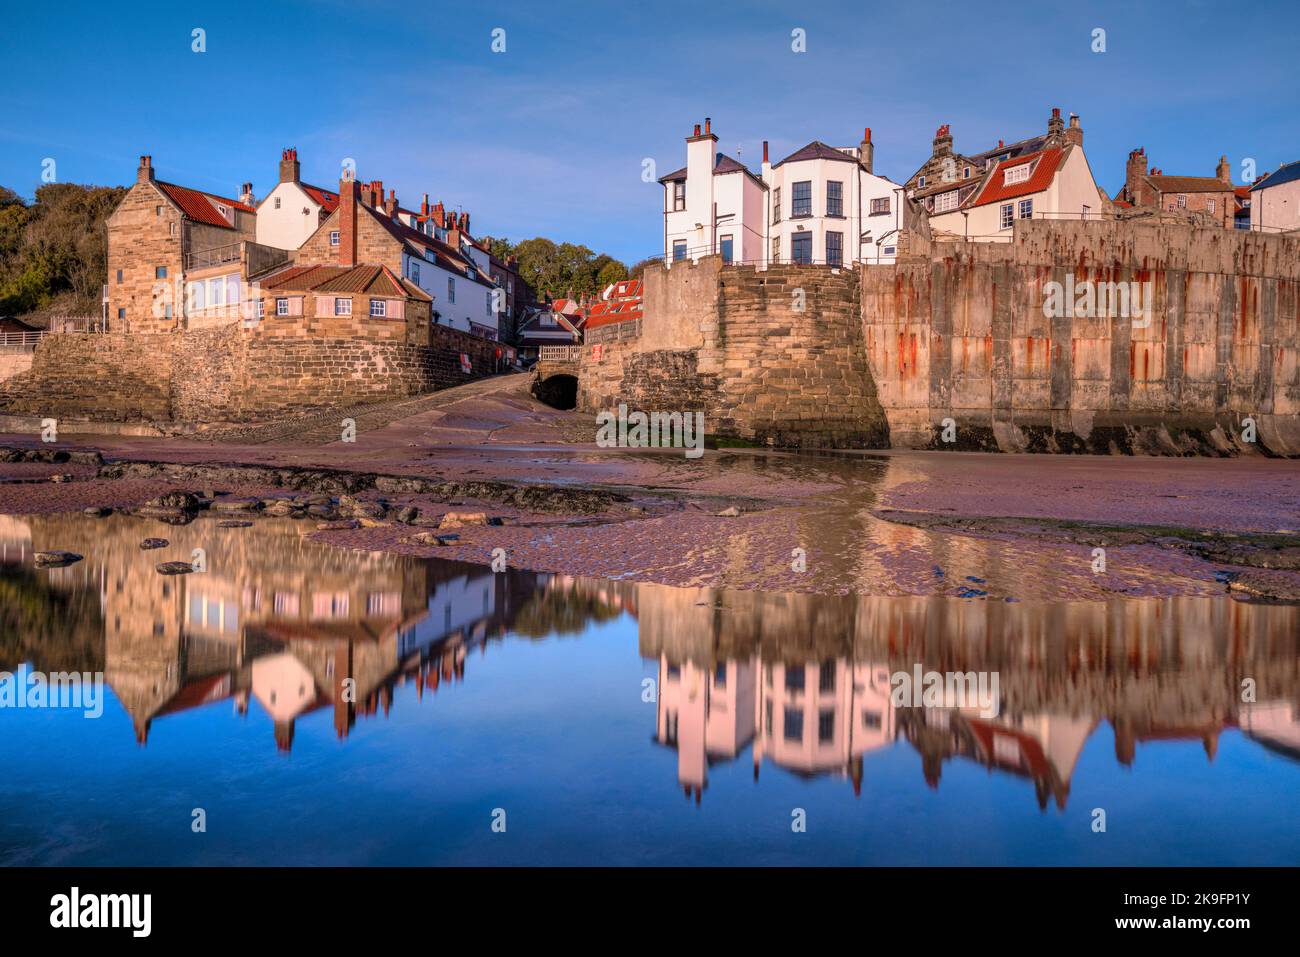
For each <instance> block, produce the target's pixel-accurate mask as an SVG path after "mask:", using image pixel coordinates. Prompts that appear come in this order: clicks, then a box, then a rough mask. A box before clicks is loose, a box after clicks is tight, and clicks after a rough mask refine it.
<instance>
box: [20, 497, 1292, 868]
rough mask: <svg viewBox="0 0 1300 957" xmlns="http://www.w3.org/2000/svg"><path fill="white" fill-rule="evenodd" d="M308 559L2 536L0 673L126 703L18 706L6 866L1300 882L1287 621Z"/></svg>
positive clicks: (1288, 616) (108, 528) (248, 547)
mask: <svg viewBox="0 0 1300 957" xmlns="http://www.w3.org/2000/svg"><path fill="white" fill-rule="evenodd" d="M313 529H314V526H313V525H311V524H310V523H303V522H295V521H292V520H288V519H258V520H256V521H255V522H254V523H253V524H252V525H251V526H250V527H246V528H219V527H218V526H217V522H216V519H215V518H214V517H211V516H207V515H203V516H201V517H200V518H199V519H198V520H196V521H195V522H193V523H192V524H189V525H184V526H167V525H163V524H161V523H159V522H157V521H151V520H147V519H139V518H130V517H126V516H120V515H114V516H112V517H110V518H107V519H88V518H85V517H83V516H81V515H45V516H33V517H30V518H15V517H9V516H0V671H3V672H7V673H10V674H11V675H12V674H26V675H31V674H42V675H53V674H57V673H66V672H73V671H76V672H86V673H89V674H92V675H102V679H103V683H104V692H105V693H104V701H103V707H102V714H101V715H100V716H99V717H87V716H86V714H85V711H84V709H77V708H70V707H69V708H54V707H40V708H37V707H16V706H13V703H12V701H11V702H10V704H9V705H8V706H4V707H0V767H3V769H4V774H3V776H0V863H4V864H7V865H19V864H49V865H55V864H63V865H78V864H89V865H103V864H121V865H148V864H163V865H186V864H205V865H214V864H216V865H219V864H257V865H276V864H487V865H498V864H501V865H505V864H654V865H675V864H864V865H871V864H882V865H883V864H889V865H943V864H1030V865H1035V864H1094V865H1148V864H1149V865H1154V864H1169V865H1176V864H1186V865H1224V864H1229V865H1230V864H1274V865H1295V864H1296V863H1297V862H1300V826H1297V825H1298V824H1300V815H1298V814H1297V803H1296V796H1297V795H1298V794H1300V609H1297V608H1296V607H1294V606H1278V605H1255V604H1243V603H1239V602H1235V601H1233V600H1231V599H1229V598H1226V597H1222V598H1205V597H1197V598H1170V599H1149V598H1142V599H1138V598H1125V599H1115V600H1111V601H1100V602H1077V603H1038V602H1030V601H1023V602H1006V601H1000V600H988V599H987V598H983V597H979V596H976V597H971V598H967V599H961V598H953V597H916V598H899V597H875V596H840V597H819V596H813V595H805V594H776V593H766V592H756V591H722V590H714V589H701V588H694V589H683V588H671V587H667V586H660V585H647V584H636V583H631V582H604V581H598V580H587V579H578V578H570V577H566V576H561V575H547V574H531V573H527V572H521V571H506V572H502V573H493V572H492V571H491V570H490V569H487V568H482V567H478V566H471V565H464V564H458V563H452V562H445V561H437V560H421V559H416V558H411V557H407V556H401V555H392V554H384V553H372V552H358V551H350V550H345V549H339V548H333V547H330V546H327V545H324V544H320V543H316V542H313V541H311V540H310V539H309V538H308V535H309V533H310V531H312V530H313ZM146 538H165V539H167V540H168V542H169V544H168V545H167V546H166V547H163V548H156V549H149V550H142V549H141V548H140V543H141V542H142V541H143V540H144V539H146ZM54 548H57V549H64V550H69V551H73V552H77V553H79V554H82V555H84V556H85V559H84V561H81V562H79V563H77V564H74V565H71V566H68V567H65V568H56V569H38V568H36V567H34V565H33V562H32V553H33V551H34V550H37V549H42V550H43V549H54ZM195 549H202V550H203V555H204V557H205V559H206V567H207V570H206V571H204V572H202V573H196V574H190V575H181V576H164V575H160V574H158V573H157V572H156V571H155V566H156V565H157V564H158V563H160V562H164V561H176V560H184V561H189V560H190V559H191V558H192V556H193V555H194V550H195ZM918 668H919V669H920V670H921V671H922V672H924V673H929V672H936V673H945V674H946V673H962V674H966V673H973V674H979V675H983V676H986V677H987V676H996V702H995V703H996V708H995V709H993V710H995V711H996V713H995V714H989V713H988V710H989V709H980V708H978V707H972V706H969V704H968V703H967V704H962V703H960V702H954V701H952V700H950V699H943V700H938V701H933V702H929V703H922V704H920V705H919V706H912V705H910V704H908V705H899V704H897V703H896V701H895V698H894V696H893V695H891V678H892V676H894V675H896V674H898V673H902V672H906V673H909V674H910V673H913V672H914V670H915V669H918ZM8 680H9V681H11V682H15V683H14V684H13V685H12V688H13V689H16V688H17V687H18V686H17V684H16V682H17V678H10V679H8ZM1099 812H1101V813H1100V814H1099ZM1103 819H1104V825H1105V829H1104V830H1099V829H1098V828H1097V822H1098V821H1101V820H1103ZM199 824H202V825H203V826H202V828H200V827H198V825H199Z"/></svg>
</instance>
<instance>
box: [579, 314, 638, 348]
mask: <svg viewBox="0 0 1300 957" xmlns="http://www.w3.org/2000/svg"><path fill="white" fill-rule="evenodd" d="M640 335H641V320H640V319H624V320H623V321H622V322H610V323H606V324H605V325H603V326H596V327H595V328H594V329H587V330H586V331H585V333H584V338H585V339H586V340H587V343H588V345H590V344H592V343H596V342H622V341H624V340H625V339H636V338H637V337H639V336H640Z"/></svg>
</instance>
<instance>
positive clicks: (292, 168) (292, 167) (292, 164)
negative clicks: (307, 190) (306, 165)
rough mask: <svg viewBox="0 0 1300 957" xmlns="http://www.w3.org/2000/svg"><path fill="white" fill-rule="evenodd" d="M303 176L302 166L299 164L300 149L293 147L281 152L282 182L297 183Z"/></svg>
mask: <svg viewBox="0 0 1300 957" xmlns="http://www.w3.org/2000/svg"><path fill="white" fill-rule="evenodd" d="M301 175H302V166H301V165H300V164H299V163H298V147H296V146H291V147H289V148H288V149H285V150H281V151H280V182H282V183H296V182H298V181H299V178H300V177H301Z"/></svg>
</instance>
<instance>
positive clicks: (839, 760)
mask: <svg viewBox="0 0 1300 957" xmlns="http://www.w3.org/2000/svg"><path fill="white" fill-rule="evenodd" d="M761 667H762V674H763V679H762V682H761V683H760V688H759V694H758V702H757V711H758V738H757V741H756V742H755V744H754V774H755V776H757V775H758V769H759V765H760V764H761V762H762V760H763V759H764V758H770V759H771V761H772V762H773V763H774V764H776V765H778V766H779V767H782V768H784V769H785V770H787V771H792V772H794V773H795V774H799V775H804V776H812V775H817V774H825V773H827V772H832V771H834V772H839V773H847V774H848V776H849V778H850V780H852V782H853V790H854V792H855V793H860V792H861V788H862V758H863V755H865V754H866V753H867V752H868V751H874V750H875V749H876V748H880V747H883V746H884V745H886V744H888V743H889V742H890V741H892V740H893V739H894V735H895V728H894V723H895V716H894V708H893V705H892V704H891V702H890V700H889V671H888V669H887V668H886V667H885V666H884V665H883V664H877V663H874V662H855V661H851V660H848V659H844V658H841V659H834V658H828V659H826V660H824V661H820V662H816V663H811V662H810V663H784V662H771V661H767V662H764V663H763V664H762V666H761Z"/></svg>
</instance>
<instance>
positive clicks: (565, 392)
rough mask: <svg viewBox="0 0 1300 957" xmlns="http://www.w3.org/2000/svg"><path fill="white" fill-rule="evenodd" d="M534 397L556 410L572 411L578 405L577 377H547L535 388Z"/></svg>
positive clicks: (558, 374) (560, 375) (558, 375)
mask: <svg viewBox="0 0 1300 957" xmlns="http://www.w3.org/2000/svg"><path fill="white" fill-rule="evenodd" d="M533 395H535V396H537V398H538V399H539V400H541V401H542V402H545V403H546V404H547V405H549V406H551V407H552V408H556V409H572V408H574V407H575V406H576V405H577V404H578V380H577V377H575V376H571V375H564V374H562V373H557V374H556V375H552V376H547V377H546V378H545V379H542V380H541V381H539V382H538V383H537V385H535V386H534V387H533Z"/></svg>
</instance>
